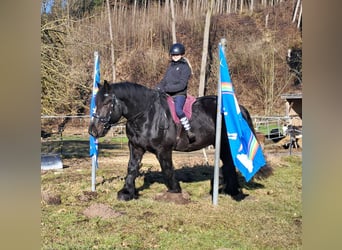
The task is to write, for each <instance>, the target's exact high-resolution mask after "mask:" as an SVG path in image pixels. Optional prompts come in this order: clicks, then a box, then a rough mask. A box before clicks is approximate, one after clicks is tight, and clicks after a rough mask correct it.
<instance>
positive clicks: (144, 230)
mask: <svg viewBox="0 0 342 250" xmlns="http://www.w3.org/2000/svg"><path fill="white" fill-rule="evenodd" d="M84 161H85V163H83V164H84V165H82V166H81V165H77V164H75V165H74V166H71V167H70V168H67V169H64V170H63V172H52V171H51V172H47V173H45V174H44V175H42V177H41V189H42V191H48V192H51V193H54V194H59V195H61V200H62V204H60V205H47V204H46V203H45V202H42V204H41V209H42V217H41V238H42V243H41V244H42V245H41V249H223V248H225V249H302V241H301V237H302V236H301V233H302V232H301V223H302V203H301V189H302V183H301V176H302V168H301V164H302V162H301V158H300V157H297V156H286V157H282V158H281V159H280V160H279V161H277V162H276V163H275V164H274V175H273V176H271V177H269V178H268V179H264V180H257V181H255V183H254V184H255V185H249V186H250V187H251V188H249V189H248V190H247V188H245V189H244V192H245V193H248V194H249V197H250V199H245V200H244V201H242V202H236V201H233V200H232V199H231V198H230V197H229V196H225V195H219V200H218V206H213V205H212V203H211V197H210V196H209V195H208V192H209V189H210V181H209V180H201V181H195V182H181V186H182V188H183V191H186V192H188V193H189V194H190V197H191V201H192V202H191V203H189V204H185V205H177V204H174V203H167V202H161V201H156V200H154V199H153V198H154V196H155V195H156V194H158V193H160V192H163V191H165V190H166V188H165V186H164V184H161V183H158V182H155V183H153V184H151V185H150V187H149V188H147V189H144V190H143V191H141V192H140V195H141V196H140V198H139V199H138V200H133V201H130V202H122V201H118V200H117V199H116V193H117V191H118V190H119V189H120V188H121V187H122V185H123V179H122V178H119V177H123V176H125V173H126V167H125V166H124V165H126V164H127V163H124V164H123V165H122V166H121V165H120V166H116V167H115V168H113V166H112V163H108V164H106V163H102V164H101V169H99V170H98V172H97V176H98V177H100V176H101V177H102V178H103V179H104V180H105V181H104V182H103V183H102V184H99V185H98V186H97V189H96V191H97V197H96V198H94V199H93V200H89V201H82V200H80V199H79V198H78V197H79V196H80V195H82V193H83V192H84V191H90V190H89V189H90V176H91V168H90V165H91V164H90V161H87V160H84ZM77 163H78V164H79V162H78V161H77ZM155 168H157V167H155ZM187 171H188V170H187ZM189 171H191V170H189ZM143 180H144V179H143V176H141V177H139V178H138V179H137V182H136V183H137V186H140V185H142V184H143ZM256 184H258V185H256ZM247 186H248V185H246V187H247ZM93 203H104V204H108V205H110V206H111V208H113V209H114V210H115V211H118V212H121V213H122V215H121V216H118V217H115V218H110V219H101V218H99V217H97V218H87V217H86V216H85V215H83V214H82V211H83V210H84V209H85V208H87V207H89V206H90V205H91V204H93Z"/></svg>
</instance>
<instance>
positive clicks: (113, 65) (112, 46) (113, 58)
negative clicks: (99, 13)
mask: <svg viewBox="0 0 342 250" xmlns="http://www.w3.org/2000/svg"><path fill="white" fill-rule="evenodd" d="M107 9H108V22H109V35H110V49H111V55H112V75H113V82H115V78H116V77H115V75H116V73H115V63H114V62H115V57H114V44H113V30H112V18H111V16H110V6H109V0H107Z"/></svg>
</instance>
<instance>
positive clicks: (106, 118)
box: [92, 93, 116, 129]
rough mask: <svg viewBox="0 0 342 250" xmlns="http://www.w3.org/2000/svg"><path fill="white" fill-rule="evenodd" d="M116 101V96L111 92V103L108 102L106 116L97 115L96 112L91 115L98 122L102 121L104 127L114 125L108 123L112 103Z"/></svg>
mask: <svg viewBox="0 0 342 250" xmlns="http://www.w3.org/2000/svg"><path fill="white" fill-rule="evenodd" d="M104 96H106V97H107V96H108V94H107V93H106V94H104ZM115 103H116V97H115V95H114V94H113V95H112V103H111V104H110V110H109V113H108V114H107V116H105V117H103V116H99V115H97V114H93V115H92V116H93V117H94V118H95V119H98V120H99V122H101V123H103V127H104V128H105V129H109V128H110V127H112V126H114V124H111V123H110V118H111V116H112V113H113V107H114V104H115Z"/></svg>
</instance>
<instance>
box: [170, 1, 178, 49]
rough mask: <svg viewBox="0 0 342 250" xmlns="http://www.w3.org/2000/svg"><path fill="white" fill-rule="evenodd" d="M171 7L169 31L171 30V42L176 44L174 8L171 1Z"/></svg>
mask: <svg viewBox="0 0 342 250" xmlns="http://www.w3.org/2000/svg"><path fill="white" fill-rule="evenodd" d="M170 5H171V6H170V7H171V29H172V42H173V43H176V42H177V38H176V19H175V8H174V4H173V0H170Z"/></svg>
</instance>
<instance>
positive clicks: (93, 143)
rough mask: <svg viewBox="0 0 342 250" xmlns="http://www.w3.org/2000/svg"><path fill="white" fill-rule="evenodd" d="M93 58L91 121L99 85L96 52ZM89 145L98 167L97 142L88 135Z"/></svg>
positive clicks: (90, 152) (98, 66)
mask: <svg viewBox="0 0 342 250" xmlns="http://www.w3.org/2000/svg"><path fill="white" fill-rule="evenodd" d="M94 57H95V65H94V81H93V94H92V97H91V101H90V119H92V117H93V114H94V113H95V111H96V103H95V96H96V94H97V91H98V90H99V83H100V57H99V54H98V52H97V51H95V53H94ZM89 144H90V150H89V154H90V157H92V158H93V163H95V164H96V167H98V165H97V156H98V140H97V139H96V138H95V137H94V136H92V135H90V138H89Z"/></svg>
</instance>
